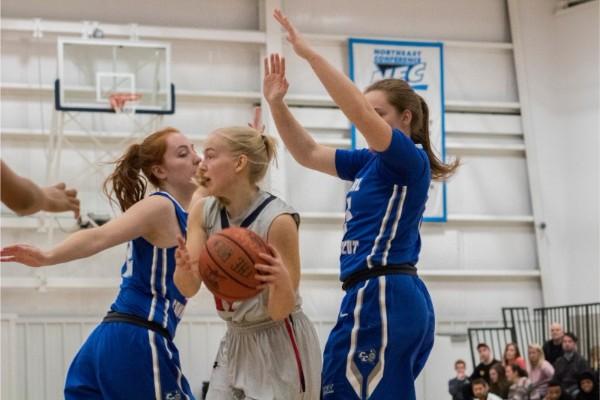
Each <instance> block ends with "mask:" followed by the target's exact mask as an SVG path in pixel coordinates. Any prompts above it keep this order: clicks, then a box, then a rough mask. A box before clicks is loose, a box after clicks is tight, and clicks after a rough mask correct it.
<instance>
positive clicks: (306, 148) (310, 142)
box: [269, 100, 319, 168]
mask: <svg viewBox="0 0 600 400" xmlns="http://www.w3.org/2000/svg"><path fill="white" fill-rule="evenodd" d="M269 106H270V108H271V115H272V116H273V120H274V121H275V126H276V127H277V131H278V132H279V136H281V139H282V140H283V142H284V143H285V147H286V148H287V149H288V151H289V152H290V153H291V155H292V157H294V159H295V160H296V161H298V163H300V164H301V165H303V166H305V167H309V168H310V167H311V162H310V161H311V160H310V156H311V154H313V153H314V151H315V149H316V148H317V146H319V145H318V144H317V142H315V140H314V139H313V138H312V137H311V136H310V134H309V133H308V132H307V131H306V129H304V128H303V127H302V125H300V123H299V122H298V120H297V119H296V118H295V117H294V115H293V114H292V112H291V111H290V109H289V108H288V106H287V105H286V104H285V102H284V101H283V100H280V101H275V102H272V103H269Z"/></svg>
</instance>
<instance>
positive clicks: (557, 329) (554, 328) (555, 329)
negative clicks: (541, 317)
mask: <svg viewBox="0 0 600 400" xmlns="http://www.w3.org/2000/svg"><path fill="white" fill-rule="evenodd" d="M564 334H565V332H564V331H563V327H562V325H561V324H559V323H558V322H554V323H552V324H551V325H550V340H548V341H547V342H546V343H544V357H546V360H548V362H549V363H550V364H552V365H554V362H555V361H556V360H557V359H558V357H560V356H562V354H563V349H562V340H563V336H564Z"/></svg>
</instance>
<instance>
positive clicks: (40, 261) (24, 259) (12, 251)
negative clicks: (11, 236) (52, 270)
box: [0, 244, 50, 267]
mask: <svg viewBox="0 0 600 400" xmlns="http://www.w3.org/2000/svg"><path fill="white" fill-rule="evenodd" d="M0 261H1V262H17V263H21V264H25V265H28V266H30V267H43V266H44V265H49V264H50V258H49V256H48V253H46V252H44V251H42V250H40V249H38V248H37V247H34V246H30V245H28V244H15V245H12V246H6V247H4V248H2V250H0Z"/></svg>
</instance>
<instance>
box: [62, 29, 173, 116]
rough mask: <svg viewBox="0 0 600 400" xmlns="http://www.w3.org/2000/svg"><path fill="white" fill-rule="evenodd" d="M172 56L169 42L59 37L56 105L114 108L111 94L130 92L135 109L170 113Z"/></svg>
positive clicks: (101, 109)
mask: <svg viewBox="0 0 600 400" xmlns="http://www.w3.org/2000/svg"><path fill="white" fill-rule="evenodd" d="M170 59H171V50H170V45H169V44H168V43H160V42H146V41H137V40H135V41H134V40H110V39H81V38H59V39H58V79H57V80H56V82H55V88H54V89H55V93H54V98H55V106H56V109H57V110H62V111H88V112H115V110H114V108H113V107H112V106H111V102H110V96H111V95H114V94H131V95H140V96H139V100H137V101H136V102H135V104H132V105H131V106H132V107H134V110H133V111H134V112H136V113H147V114H173V113H174V112H175V87H174V85H173V84H172V83H171V63H170ZM135 97H138V96H135Z"/></svg>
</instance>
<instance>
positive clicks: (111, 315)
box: [102, 311, 173, 340]
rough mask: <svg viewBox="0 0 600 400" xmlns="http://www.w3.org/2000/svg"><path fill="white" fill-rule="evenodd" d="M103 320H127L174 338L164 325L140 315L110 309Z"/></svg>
mask: <svg viewBox="0 0 600 400" xmlns="http://www.w3.org/2000/svg"><path fill="white" fill-rule="evenodd" d="M102 322H103V323H104V322H126V323H129V324H133V325H137V326H141V327H142V328H146V329H150V330H151V331H154V332H156V333H158V334H159V335H161V336H163V337H165V338H167V339H169V340H173V338H172V337H171V334H170V333H169V331H168V330H167V329H166V328H164V327H162V326H161V325H159V324H157V323H156V322H153V321H148V320H145V319H143V318H141V317H138V316H137V315H132V314H123V313H120V312H118V311H109V312H108V313H107V314H106V316H105V317H104V319H103V320H102Z"/></svg>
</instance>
